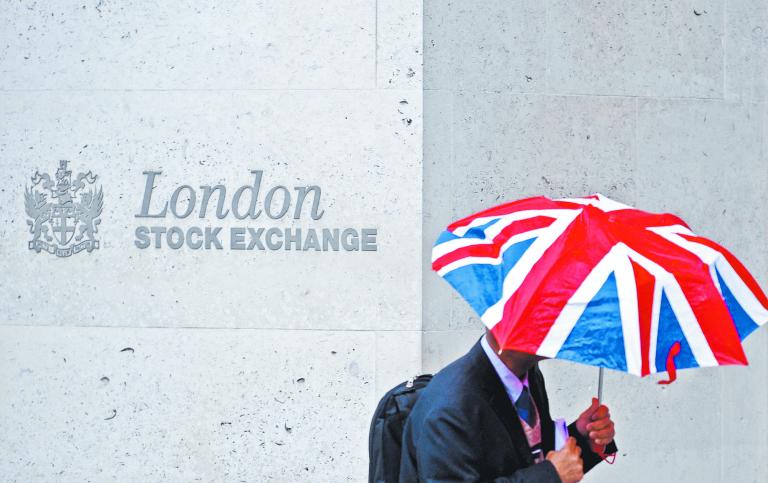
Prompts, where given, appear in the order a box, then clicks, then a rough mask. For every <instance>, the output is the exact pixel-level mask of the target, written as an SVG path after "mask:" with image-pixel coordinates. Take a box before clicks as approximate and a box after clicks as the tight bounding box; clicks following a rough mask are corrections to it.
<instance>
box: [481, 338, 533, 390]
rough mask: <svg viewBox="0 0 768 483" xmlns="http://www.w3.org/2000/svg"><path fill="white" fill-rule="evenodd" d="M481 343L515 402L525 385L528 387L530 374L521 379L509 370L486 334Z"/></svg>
mask: <svg viewBox="0 0 768 483" xmlns="http://www.w3.org/2000/svg"><path fill="white" fill-rule="evenodd" d="M480 345H481V346H483V350H484V351H485V355H486V356H488V359H489V360H490V361H491V364H492V365H493V368H494V369H495V370H496V374H498V375H499V379H501V382H502V384H504V389H505V390H506V391H507V395H508V396H509V398H510V399H511V400H512V403H513V404H514V402H515V401H517V398H519V397H520V393H522V392H523V386H525V387H528V374H526V375H525V377H524V378H523V380H522V381H521V380H520V379H519V378H518V377H517V376H516V375H515V373H514V372H512V371H511V370H509V367H507V365H506V364H504V362H503V361H502V360H501V358H499V355H498V354H496V352H494V350H493V349H491V346H490V345H489V344H488V341H487V340H486V338H485V334H483V336H482V337H481V340H480Z"/></svg>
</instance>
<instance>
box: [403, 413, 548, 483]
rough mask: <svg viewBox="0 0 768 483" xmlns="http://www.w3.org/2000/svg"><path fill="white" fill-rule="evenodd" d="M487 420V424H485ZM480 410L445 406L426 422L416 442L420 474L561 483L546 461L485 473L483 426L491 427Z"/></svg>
mask: <svg viewBox="0 0 768 483" xmlns="http://www.w3.org/2000/svg"><path fill="white" fill-rule="evenodd" d="M484 423H485V424H484ZM487 424H488V422H484V421H482V416H481V415H480V412H479V411H472V412H470V413H469V414H466V413H464V412H462V414H460V415H459V414H456V410H451V409H450V408H441V409H440V410H439V411H438V412H433V413H430V414H429V415H428V416H427V418H426V419H425V421H424V426H423V430H422V431H421V432H420V435H419V438H418V441H417V442H416V445H415V448H414V449H415V451H416V460H417V461H418V465H417V466H418V475H419V479H420V480H421V481H427V482H449V481H450V482H456V481H474V482H489V483H490V482H493V483H561V480H560V477H559V476H558V474H557V471H555V467H554V465H553V464H552V463H551V462H549V461H544V462H542V463H539V464H535V465H533V466H529V467H527V468H521V469H519V470H516V471H514V472H513V473H512V474H508V475H492V477H489V475H483V474H482V473H481V468H483V465H484V459H483V454H482V452H483V445H482V441H479V440H478V439H479V438H481V437H482V434H481V432H480V431H481V430H480V429H479V428H484V427H485V428H487V427H493V426H488V425H487Z"/></svg>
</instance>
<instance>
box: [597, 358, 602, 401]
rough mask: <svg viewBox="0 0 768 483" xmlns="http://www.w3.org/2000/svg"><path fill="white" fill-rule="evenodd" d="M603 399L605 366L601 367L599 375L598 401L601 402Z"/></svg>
mask: <svg viewBox="0 0 768 483" xmlns="http://www.w3.org/2000/svg"><path fill="white" fill-rule="evenodd" d="M602 401H603V368H602V367H601V368H600V372H598V375H597V403H598V404H600V403H601V402H602Z"/></svg>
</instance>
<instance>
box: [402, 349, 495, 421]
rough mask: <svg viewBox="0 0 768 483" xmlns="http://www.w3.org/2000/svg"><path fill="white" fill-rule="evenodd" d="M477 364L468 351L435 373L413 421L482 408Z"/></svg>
mask: <svg viewBox="0 0 768 483" xmlns="http://www.w3.org/2000/svg"><path fill="white" fill-rule="evenodd" d="M483 356H484V354H483ZM478 365H479V361H478V357H477V354H473V352H472V351H470V352H469V353H467V354H465V355H463V356H461V357H459V358H458V359H456V360H454V361H453V362H451V363H450V364H448V365H447V366H445V367H444V368H443V369H441V370H440V371H438V372H437V373H436V374H435V376H434V377H433V378H432V380H431V381H430V383H429V384H428V385H427V387H426V388H425V389H424V391H423V392H422V394H421V395H420V396H419V400H418V402H417V403H416V405H415V406H414V414H412V416H415V418H414V419H420V418H426V417H427V416H428V415H431V416H432V417H434V416H439V415H440V414H443V413H447V412H452V411H458V412H464V410H465V409H468V408H474V410H477V409H478V407H483V406H485V405H486V404H487V394H486V388H485V387H484V384H485V381H484V379H483V377H482V374H481V372H482V370H481V369H482V367H478ZM409 419H410V418H409Z"/></svg>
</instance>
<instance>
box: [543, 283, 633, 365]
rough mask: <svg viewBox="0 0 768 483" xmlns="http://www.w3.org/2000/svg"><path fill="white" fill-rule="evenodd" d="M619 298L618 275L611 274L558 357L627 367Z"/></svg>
mask: <svg viewBox="0 0 768 483" xmlns="http://www.w3.org/2000/svg"><path fill="white" fill-rule="evenodd" d="M618 297H619V295H618V290H617V288H616V277H615V275H614V274H613V273H611V274H610V275H609V276H608V278H607V279H606V281H605V283H604V284H603V286H602V287H601V288H600V290H599V291H598V292H597V294H596V295H595V297H594V298H593V299H592V300H591V301H590V302H589V304H587V307H586V308H585V309H584V312H583V313H582V314H581V317H579V320H578V321H576V325H575V326H574V327H573V330H571V333H570V335H568V338H567V339H566V340H565V343H564V344H563V346H562V347H561V348H560V352H558V353H557V358H558V359H568V360H571V361H576V362H583V363H585V364H590V365H595V366H602V367H607V368H609V369H618V370H621V371H626V370H627V358H626V354H625V352H624V335H623V331H622V328H621V316H620V314H619V305H618V303H617V302H618Z"/></svg>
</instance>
